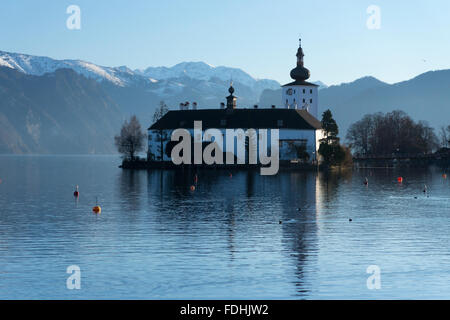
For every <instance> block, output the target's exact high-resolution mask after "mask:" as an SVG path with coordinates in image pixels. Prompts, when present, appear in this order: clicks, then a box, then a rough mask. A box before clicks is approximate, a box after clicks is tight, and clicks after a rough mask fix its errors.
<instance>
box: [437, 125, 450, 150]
mask: <svg viewBox="0 0 450 320" xmlns="http://www.w3.org/2000/svg"><path fill="white" fill-rule="evenodd" d="M439 138H440V140H441V147H442V148H448V147H449V145H450V125H449V126H448V127H447V128H446V127H444V126H442V127H441V130H440V132H439Z"/></svg>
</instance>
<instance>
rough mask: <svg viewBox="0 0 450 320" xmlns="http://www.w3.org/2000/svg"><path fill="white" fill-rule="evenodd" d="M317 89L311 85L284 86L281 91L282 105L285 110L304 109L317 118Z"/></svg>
mask: <svg viewBox="0 0 450 320" xmlns="http://www.w3.org/2000/svg"><path fill="white" fill-rule="evenodd" d="M318 97H319V94H318V87H316V86H312V85H285V86H283V89H282V99H281V103H282V105H283V106H284V107H285V108H287V109H305V110H307V111H308V112H309V113H310V114H312V115H313V116H314V117H315V118H318V105H319V98H318Z"/></svg>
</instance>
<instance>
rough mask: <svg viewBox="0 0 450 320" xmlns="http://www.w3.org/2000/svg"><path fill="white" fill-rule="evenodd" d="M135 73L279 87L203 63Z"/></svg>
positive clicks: (180, 64)
mask: <svg viewBox="0 0 450 320" xmlns="http://www.w3.org/2000/svg"><path fill="white" fill-rule="evenodd" d="M136 72H137V73H139V74H141V75H144V76H147V77H151V78H155V79H159V80H162V79H171V78H181V77H189V78H192V79H197V80H206V81H208V80H210V79H213V78H217V79H220V80H223V81H235V82H240V83H241V84H244V85H246V86H248V87H250V88H257V87H264V88H265V89H275V88H279V86H280V84H279V83H278V82H277V81H275V80H269V79H261V80H260V79H255V78H253V77H252V76H250V75H249V74H248V73H246V72H244V71H242V70H241V69H238V68H229V67H223V66H219V67H214V66H212V65H209V64H207V63H205V62H182V63H179V64H177V65H175V66H173V67H171V68H168V67H149V68H147V69H145V70H136Z"/></svg>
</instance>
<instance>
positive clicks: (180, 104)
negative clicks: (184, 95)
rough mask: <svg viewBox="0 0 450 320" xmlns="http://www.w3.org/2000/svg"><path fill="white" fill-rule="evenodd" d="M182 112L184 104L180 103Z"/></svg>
mask: <svg viewBox="0 0 450 320" xmlns="http://www.w3.org/2000/svg"><path fill="white" fill-rule="evenodd" d="M180 110H184V103H183V102H180Z"/></svg>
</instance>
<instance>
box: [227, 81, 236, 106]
mask: <svg viewBox="0 0 450 320" xmlns="http://www.w3.org/2000/svg"><path fill="white" fill-rule="evenodd" d="M228 92H229V93H230V95H229V96H228V97H227V109H229V110H233V109H236V100H237V98H236V97H235V96H233V93H234V88H233V83H232V82H231V83H230V88H229V89H228Z"/></svg>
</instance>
